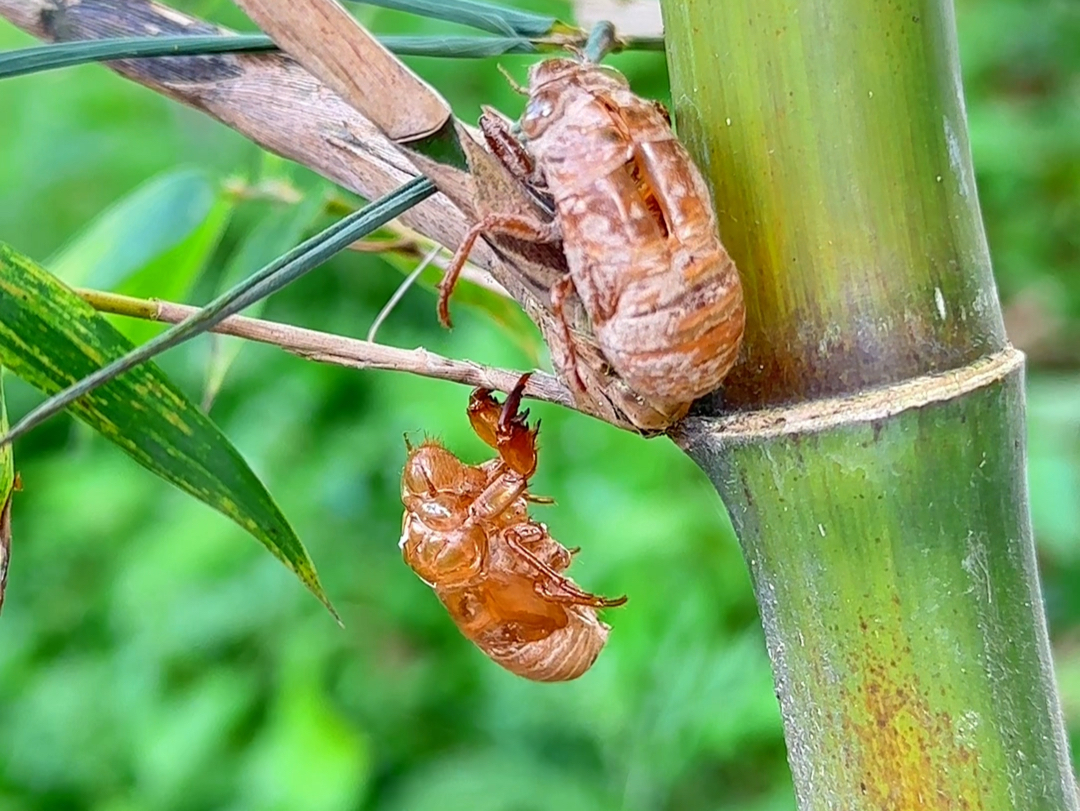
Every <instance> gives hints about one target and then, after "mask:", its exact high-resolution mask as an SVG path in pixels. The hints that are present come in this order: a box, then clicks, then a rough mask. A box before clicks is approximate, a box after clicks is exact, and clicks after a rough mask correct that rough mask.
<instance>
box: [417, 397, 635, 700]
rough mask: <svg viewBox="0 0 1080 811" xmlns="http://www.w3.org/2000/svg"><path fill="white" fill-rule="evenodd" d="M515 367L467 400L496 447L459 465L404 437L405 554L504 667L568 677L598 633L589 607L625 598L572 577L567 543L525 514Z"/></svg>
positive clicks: (528, 460) (591, 654)
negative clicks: (506, 386)
mask: <svg viewBox="0 0 1080 811" xmlns="http://www.w3.org/2000/svg"><path fill="white" fill-rule="evenodd" d="M528 377H529V376H528V375H525V376H523V377H522V378H521V379H520V380H519V381H518V384H517V386H516V387H515V389H514V391H513V392H511V393H510V395H509V396H508V397H507V398H506V402H505V403H504V404H502V405H500V404H499V403H498V402H496V401H495V399H494V398H493V397H492V395H491V392H490V391H488V390H486V389H477V390H475V391H474V392H473V394H472V397H471V398H470V400H469V407H468V415H469V421H470V422H471V423H472V426H473V430H475V431H476V433H477V435H478V436H479V437H480V438H481V439H482V440H483V441H484V442H485V443H487V444H488V445H490V446H491V447H492V448H495V449H496V450H497V451H498V452H499V457H498V458H497V459H492V460H491V461H488V462H485V463H484V464H482V465H467V464H465V463H464V462H462V461H461V460H460V459H458V458H457V457H456V456H454V454H452V453H451V452H450V451H448V450H447V449H446V448H444V447H442V445H440V444H439V443H437V442H435V441H433V440H427V441H425V442H424V443H423V444H422V445H420V446H419V447H417V448H412V447H410V448H409V455H408V459H407V460H406V462H405V471H404V473H403V474H402V477H401V500H402V501H403V502H404V504H405V517H404V521H403V526H402V534H401V544H400V545H401V549H402V553H403V555H404V557H405V562H406V563H408V564H409V566H410V567H411V568H412V570H413V571H414V572H416V574H417V575H419V576H420V578H421V579H422V580H424V581H425V582H426V583H427V584H428V585H429V586H431V587H432V588H433V589H434V590H435V594H436V595H437V596H438V598H439V599H440V600H441V601H442V603H443V605H444V606H446V609H447V610H448V611H449V612H450V617H451V618H452V619H453V620H454V622H455V623H456V624H457V626H458V628H459V629H460V630H461V632H462V633H463V634H464V635H465V636H466V637H467V638H468V639H470V640H472V641H473V642H474V643H475V644H476V646H477V647H478V648H480V650H482V651H483V652H484V653H486V654H487V655H488V656H489V657H490V658H491V659H493V660H494V661H495V662H497V663H498V664H500V665H502V666H503V667H505V668H506V669H507V670H509V671H511V672H512V673H516V674H517V675H519V676H524V677H525V678H527V679H532V680H534V681H567V680H569V679H576V678H577V677H578V676H580V675H581V674H582V673H584V672H585V671H586V670H588V669H589V668H590V667H591V666H592V664H593V662H595V661H596V657H597V656H599V655H600V651H601V650H602V649H603V647H604V644H605V643H606V642H607V638H608V632H609V630H610V628H609V626H608V625H606V624H605V623H603V622H601V621H600V620H599V618H598V617H597V614H596V610H597V609H598V608H607V607H611V606H617V605H622V604H623V603H624V602H626V598H625V597H621V598H619V599H617V600H611V599H607V598H604V597H598V596H597V595H595V594H589V593H588V592H586V591H583V590H582V589H580V588H579V587H578V586H577V585H576V584H575V583H574V582H573V581H572V580H571V579H570V578H568V577H566V576H565V575H563V572H565V571H566V570H567V568H569V566H570V562H571V559H572V557H573V555H574V553H575V552H576V551H577V550H574V551H571V550H568V549H566V548H565V547H564V546H563V545H562V544H560V543H559V542H558V541H556V540H555V539H554V538H552V537H551V535H550V534H549V533H548V530H547V527H546V526H544V525H543V524H539V523H536V522H534V521H533V520H532V519H531V518H530V517H529V514H528V503H529V502H530V501H534V502H544V501H547V499H540V498H537V497H535V496H531V495H530V494H529V493H528V483H529V478H530V477H531V476H532V475H533V473H534V472H535V470H536V435H537V431H538V430H539V424H538V425H537V426H536V427H535V428H529V426H528V424H527V422H526V418H527V416H528V412H527V411H526V412H524V413H521V414H519V413H518V406H519V404H520V402H521V394H522V391H523V390H524V387H525V382H526V380H528Z"/></svg>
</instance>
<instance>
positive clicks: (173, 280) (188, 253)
mask: <svg viewBox="0 0 1080 811" xmlns="http://www.w3.org/2000/svg"><path fill="white" fill-rule="evenodd" d="M234 208H235V203H234V201H232V200H230V199H228V197H227V196H225V195H220V196H218V197H217V198H216V199H215V200H214V204H213V205H212V206H211V207H210V210H209V211H208V212H207V214H206V217H205V219H204V220H203V221H202V222H201V223H199V226H198V227H197V228H196V229H195V230H194V231H192V232H191V234H190V235H189V236H188V237H187V239H185V240H184V241H183V242H181V243H180V244H179V245H177V246H176V247H174V248H172V249H171V250H169V251H166V252H165V253H163V254H161V255H160V256H157V257H155V258H154V259H153V260H151V261H150V262H148V263H147V264H146V265H145V266H144V267H142V268H140V269H139V271H138V272H137V273H135V274H133V275H132V276H131V278H129V279H128V280H127V281H126V282H125V283H124V284H122V285H120V286H119V288H118V289H117V292H119V293H124V294H126V295H129V296H135V297H136V298H154V297H156V298H162V299H165V300H167V301H184V300H185V299H186V298H187V297H188V295H189V294H190V293H191V290H192V288H194V286H195V282H196V281H197V280H198V278H199V275H200V274H201V273H202V271H203V269H204V268H205V267H206V265H207V263H208V262H209V261H210V259H211V258H212V257H213V255H214V251H215V250H216V248H217V246H218V243H219V242H220V241H221V238H222V236H224V234H225V228H226V227H227V226H228V224H229V220H230V219H231V217H232V212H233V209H234ZM117 329H119V330H120V332H122V333H123V334H124V335H126V336H127V337H128V339H130V340H131V341H132V342H133V343H136V344H140V343H143V342H144V341H148V340H150V338H151V337H153V336H154V335H157V334H158V333H160V332H161V327H160V326H159V325H158V324H153V323H150V322H147V321H130V320H129V321H126V322H125V323H121V324H120V325H119V326H118V327H117Z"/></svg>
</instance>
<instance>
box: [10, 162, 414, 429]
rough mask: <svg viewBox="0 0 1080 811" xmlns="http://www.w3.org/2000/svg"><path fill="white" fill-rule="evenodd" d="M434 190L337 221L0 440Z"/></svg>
mask: <svg viewBox="0 0 1080 811" xmlns="http://www.w3.org/2000/svg"><path fill="white" fill-rule="evenodd" d="M434 193H435V185H434V184H433V183H432V182H431V181H430V180H428V179H427V178H426V177H415V178H413V179H412V180H410V181H408V182H407V183H404V184H402V185H401V186H399V187H398V188H397V189H395V190H394V191H392V192H390V193H389V194H387V195H386V196H384V197H381V198H380V199H379V200H377V201H375V202H374V203H371V204H369V205H367V206H365V207H364V208H362V209H360V210H359V211H357V212H355V213H353V214H350V215H349V216H347V217H344V218H342V219H341V220H338V222H336V223H334V224H333V225H331V226H330V227H329V228H327V229H326V230H325V231H323V232H322V233H320V234H317V235H316V236H314V237H312V238H311V239H309V240H307V241H306V242H304V243H303V244H301V245H298V246H297V247H295V248H293V249H292V250H291V251H289V252H288V253H287V254H285V255H284V256H281V257H279V258H278V259H276V260H274V261H273V262H271V263H270V264H269V265H267V266H266V267H264V268H262V269H261V270H259V271H258V272H257V273H254V274H252V275H251V276H250V277H249V278H248V279H246V280H245V281H244V282H243V283H242V284H240V285H237V286H236V287H235V288H233V289H232V290H230V291H229V292H228V293H225V294H224V295H221V296H218V297H217V298H216V299H214V300H213V301H212V302H210V303H209V304H208V305H206V306H205V307H203V308H202V309H201V310H199V312H197V313H195V314H194V315H192V316H191V317H190V318H187V319H185V320H184V321H182V322H181V323H179V324H177V325H176V326H175V327H173V328H171V329H169V330H166V331H165V332H163V333H161V334H160V335H158V336H157V337H156V338H154V339H153V340H150V341H148V342H147V343H145V344H143V345H142V346H140V347H139V348H137V349H133V350H132V351H130V352H128V353H127V354H126V355H124V356H123V357H120V358H117V359H116V360H114V361H113V362H112V363H109V364H108V365H106V366H104V367H102V368H100V369H98V370H97V371H95V372H93V373H91V374H88V375H87V376H86V377H84V378H82V379H80V380H78V381H77V382H75V383H72V384H71V385H70V386H68V387H67V388H65V389H64V390H63V391H61V392H59V393H57V394H55V395H53V396H52V397H50V398H49V399H48V400H46V401H45V402H44V403H42V404H41V405H40V406H38V407H37V408H35V409H34V410H33V411H31V412H30V413H29V414H27V415H26V416H25V417H23V418H22V419H21V420H19V422H18V423H17V424H16V425H15V427H14V428H12V429H11V430H10V431H8V432H7V434H6V435H4V436H0V445H3V444H5V443H8V442H12V441H13V440H15V439H17V438H18V437H20V436H22V435H23V434H25V433H26V432H27V431H29V430H31V429H32V428H34V427H35V426H37V425H40V424H41V423H42V422H44V421H45V420H47V419H48V418H49V417H51V416H53V415H54V414H58V413H60V412H61V411H63V410H64V409H65V408H67V407H68V406H69V405H71V404H72V403H73V402H75V401H76V400H77V399H78V398H80V397H82V396H83V395H85V394H86V393H87V392H90V391H93V390H94V389H96V388H97V387H98V386H101V385H103V384H104V383H106V382H108V381H110V380H113V379H114V378H116V377H117V376H118V375H121V374H123V373H124V372H126V371H128V370H129V369H134V368H135V367H136V366H138V365H139V364H140V363H145V362H146V361H147V360H149V359H150V358H152V357H154V356H155V355H157V354H160V353H161V352H164V351H165V350H166V349H171V348H172V347H174V346H177V345H178V344H181V343H183V342H184V341H186V340H188V339H189V338H192V337H194V336H195V335H199V334H200V333H203V332H205V331H206V330H208V329H211V328H212V327H214V326H215V325H216V324H219V323H221V322H222V321H224V320H225V319H226V318H228V317H229V316H230V315H233V314H235V313H238V312H240V311H241V310H243V309H244V308H245V307H248V306H250V305H251V304H254V303H255V302H256V301H259V300H260V299H264V298H266V297H267V296H269V295H271V294H273V293H274V292H276V291H277V290H280V289H281V288H282V287H284V286H285V285H287V284H290V283H291V282H294V281H296V280H297V279H299V278H300V277H301V276H303V275H304V274H306V273H309V272H310V271H312V270H314V269H315V268H317V267H319V265H321V264H322V263H323V262H325V261H326V260H327V259H329V258H330V257H331V256H333V255H334V254H336V253H339V252H340V251H343V250H345V248H347V247H348V246H349V245H351V244H352V243H353V242H355V241H356V240H358V239H360V238H361V237H364V236H366V235H367V234H369V233H371V232H372V231H374V230H375V229H376V228H379V227H380V226H383V225H385V224H386V223H387V222H389V221H390V220H392V219H393V218H394V217H397V216H398V215H399V214H402V213H403V212H405V211H408V210H409V209H410V208H412V207H413V206H415V205H416V204H417V203H419V202H421V201H422V200H425V199H427V198H428V197H430V196H431V195H432V194H434Z"/></svg>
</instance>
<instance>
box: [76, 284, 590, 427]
mask: <svg viewBox="0 0 1080 811" xmlns="http://www.w3.org/2000/svg"><path fill="white" fill-rule="evenodd" d="M77 292H78V294H79V296H80V297H81V298H82V299H83V300H84V301H86V302H87V303H88V304H89V305H90V306H91V307H93V308H94V309H95V310H98V311H99V312H104V313H112V314H114V315H123V316H127V317H129V318H139V319H142V320H144V321H160V322H163V323H167V324H178V323H180V322H181V321H183V320H184V319H185V318H188V317H189V316H191V315H193V314H194V313H196V312H198V310H199V308H198V307H191V306H188V305H185V304H175V303H173V302H169V301H159V300H156V299H150V300H147V299H140V298H133V297H131V296H122V295H118V294H116V293H106V292H102V291H99V290H78V291H77ZM211 332H216V333H220V334H222V335H232V336H234V337H237V338H244V339H246V340H249V341H257V342H258V343H263V344H271V345H272V346H276V347H278V348H280V349H284V350H285V351H286V352H289V353H291V354H293V355H297V356H299V357H301V358H304V359H305V360H311V361H316V362H318V363H328V364H332V365H334V366H345V367H348V368H350V369H385V370H387V371H393V372H408V373H409V374H414V375H419V376H421V377H431V378H435V379H437V380H450V381H453V382H455V383H463V384H465V385H468V386H479V387H483V388H486V389H492V390H493V391H501V392H506V393H509V392H510V391H511V390H512V389H513V388H514V384H515V383H517V381H518V379H519V378H520V377H521V372H516V371H511V370H509V369H497V368H494V367H491V366H484V365H482V364H479V363H473V362H472V361H461V360H453V359H451V358H446V357H443V356H442V355H437V354H435V353H434V352H428V351H427V350H426V349H423V348H422V347H418V348H416V349H400V348H398V347H393V346H385V345H384V344H378V343H372V342H370V341H362V340H359V339H357V338H347V337H345V336H343V335H334V334H332V333H328V332H319V331H318V330H311V329H304V328H302V327H294V326H290V325H288V324H281V323H278V322H276V321H266V320H263V319H259V318H247V317H244V316H238V315H237V316H232V317H231V318H226V319H225V320H224V321H222V322H221V323H220V324H218V325H217V326H216V327H214V328H213V329H212V330H211ZM525 396H526V397H530V398H532V399H534V400H543V401H544V402H548V403H556V404H558V405H562V406H567V407H569V408H573V407H574V405H573V402H572V401H571V398H570V392H569V391H568V390H567V389H566V387H565V386H563V384H562V383H560V382H559V381H558V380H557V379H556V378H555V377H553V376H552V375H549V374H545V373H544V372H533V373H532V376H531V377H530V378H529V383H528V385H527V386H526V387H525Z"/></svg>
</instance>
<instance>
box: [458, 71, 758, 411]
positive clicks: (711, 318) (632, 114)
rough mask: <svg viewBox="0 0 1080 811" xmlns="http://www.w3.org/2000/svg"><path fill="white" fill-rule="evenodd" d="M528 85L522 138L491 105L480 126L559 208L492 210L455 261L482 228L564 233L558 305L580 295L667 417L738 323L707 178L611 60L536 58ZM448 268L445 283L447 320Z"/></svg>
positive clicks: (735, 287)
mask: <svg viewBox="0 0 1080 811" xmlns="http://www.w3.org/2000/svg"><path fill="white" fill-rule="evenodd" d="M528 94H529V102H528V104H527V106H526V108H525V113H524V115H523V116H522V118H521V122H520V131H521V135H522V138H523V142H522V143H520V145H519V142H517V141H516V139H514V138H513V136H512V135H511V134H510V132H509V131H508V130H507V128H506V126H505V124H504V123H503V122H502V119H500V118H499V117H498V116H497V115H496V114H493V113H491V112H488V113H485V117H484V118H483V119H482V120H481V128H482V130H483V132H484V134H485V138H486V139H487V141H488V143H489V145H490V146H491V148H492V151H493V153H494V154H495V155H496V156H498V157H499V158H500V160H502V162H503V163H504V164H506V165H507V167H508V168H509V169H510V170H511V171H513V172H515V173H516V174H517V175H518V176H519V177H521V179H522V180H523V181H525V182H528V183H529V184H530V186H531V187H532V188H533V189H534V190H535V191H537V192H538V193H541V194H545V195H547V196H549V199H550V200H551V201H552V203H553V205H554V209H555V213H556V216H555V219H554V220H553V221H552V222H550V223H538V222H530V221H528V220H524V219H523V218H521V217H504V218H500V217H498V216H489V217H486V218H485V219H484V221H482V222H480V223H478V224H477V226H476V227H475V228H474V229H473V231H472V232H470V234H469V235H468V236H469V238H467V239H466V241H465V243H464V244H463V245H462V248H461V250H459V252H458V256H457V257H455V258H456V259H457V260H460V261H461V262H464V260H465V257H466V255H467V253H468V251H469V250H470V249H471V246H472V243H473V241H475V238H476V236H477V235H478V234H479V233H481V232H484V231H487V232H492V231H499V232H502V233H505V234H508V235H510V236H516V237H519V238H521V239H532V240H537V241H554V240H558V239H561V240H562V244H563V250H564V252H565V254H566V259H567V264H568V266H569V277H568V278H567V279H566V280H564V281H560V282H557V283H556V284H555V286H554V287H553V288H552V291H551V305H552V311H553V312H554V314H555V316H556V317H557V318H561V317H562V315H561V305H562V303H563V302H564V301H565V300H566V299H567V297H568V296H569V295H572V294H573V295H576V296H578V297H579V298H580V300H581V302H582V304H583V305H584V308H585V311H586V312H587V313H588V316H589V319H590V321H591V323H592V328H593V331H594V333H595V335H596V338H597V341H598V343H599V347H600V350H601V351H602V352H603V354H604V356H605V358H606V359H607V361H608V362H609V363H610V364H611V367H612V368H613V369H614V370H615V372H616V373H617V374H618V375H619V377H620V378H621V379H622V380H623V381H625V383H626V384H627V385H628V386H629V387H630V389H631V390H632V391H633V392H634V393H635V394H637V395H638V396H640V397H641V398H642V400H643V401H644V402H645V403H647V404H648V405H649V406H650V407H652V408H655V409H656V410H657V411H658V412H660V413H662V414H666V415H668V417H669V418H670V420H671V422H674V421H675V420H677V419H679V418H681V417H682V416H683V415H684V414H685V413H686V411H687V409H688V408H689V406H690V403H691V402H693V401H694V400H696V399H697V398H698V397H701V396H703V395H705V394H708V393H709V392H711V391H713V390H715V389H716V388H717V387H718V386H719V385H720V383H721V381H722V380H723V379H724V377H725V375H726V374H727V373H728V371H729V370H730V369H731V366H732V364H734V362H735V359H736V357H737V355H738V351H739V346H740V343H741V341H742V335H743V327H744V323H745V309H744V305H743V296H742V286H741V284H740V281H739V275H738V272H737V271H736V269H735V264H734V262H732V260H731V257H730V256H728V253H727V251H726V250H725V249H724V246H723V245H722V244H721V242H720V237H719V234H718V232H717V224H716V215H715V212H714V209H713V204H712V199H711V196H710V194H709V190H708V187H707V185H706V183H705V179H704V177H703V176H702V174H701V172H700V170H699V169H698V168H697V166H696V165H695V164H694V162H693V160H692V159H691V158H690V155H689V154H688V153H687V151H686V149H685V147H683V145H682V144H681V143H680V142H679V141H678V140H677V139H676V138H675V135H674V134H673V133H672V131H671V127H670V122H669V121H668V118H667V113H666V111H665V110H664V108H663V106H662V105H660V104H659V103H657V102H654V101H649V100H646V99H642V98H641V97H639V96H637V95H635V94H634V93H633V92H632V91H631V90H630V88H629V85H628V84H627V82H626V79H625V78H624V77H623V76H622V75H621V74H619V73H618V72H616V71H614V70H611V69H610V68H606V67H602V66H600V65H596V64H593V63H589V62H578V61H574V60H569V59H551V60H547V61H544V62H540V63H538V64H536V65H534V66H533V67H532V69H531V70H530V73H529V87H528ZM515 147H518V148H517V149H515ZM456 267H457V263H456V262H455V263H454V264H452V265H451V271H453V270H455V269H456ZM455 275H456V274H455V273H453V272H448V273H447V278H446V279H445V280H444V284H443V286H442V293H443V295H442V298H441V300H440V315H441V316H443V320H444V321H446V320H447V319H446V300H447V298H448V297H449V294H450V291H451V289H452V287H453V284H454V280H455V279H454V277H455ZM566 332H567V341H566V343H567V344H568V345H569V346H571V347H572V345H573V344H572V341H570V340H569V334H568V330H567V331H566ZM566 365H567V366H568V368H563V369H560V370H559V371H560V372H561V373H562V376H563V377H564V378H565V379H566V380H567V382H568V383H569V384H570V385H571V386H572V387H573V386H575V385H577V386H580V379H581V378H580V376H579V375H578V373H577V370H576V368H575V366H574V358H573V357H572V356H571V357H570V358H569V359H568V362H567V364H566Z"/></svg>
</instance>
